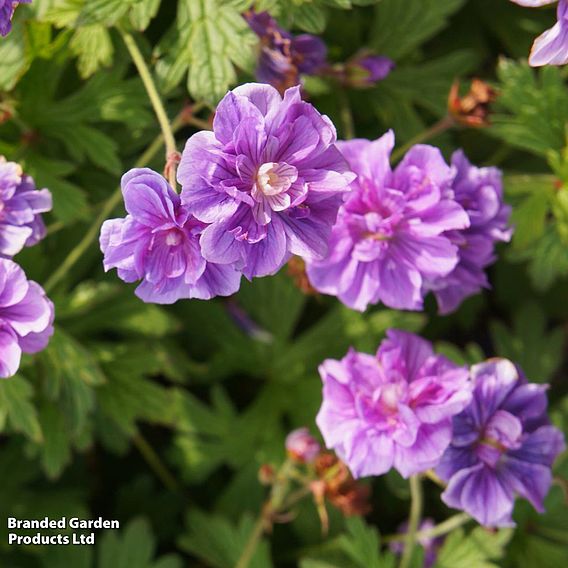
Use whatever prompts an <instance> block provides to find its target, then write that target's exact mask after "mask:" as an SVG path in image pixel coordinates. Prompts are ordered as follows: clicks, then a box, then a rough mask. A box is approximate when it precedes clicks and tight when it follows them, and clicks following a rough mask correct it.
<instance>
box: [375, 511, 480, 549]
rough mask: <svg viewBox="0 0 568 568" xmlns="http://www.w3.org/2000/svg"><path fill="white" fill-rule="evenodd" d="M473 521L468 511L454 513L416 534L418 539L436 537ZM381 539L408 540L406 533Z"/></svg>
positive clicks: (392, 540) (386, 540)
mask: <svg viewBox="0 0 568 568" xmlns="http://www.w3.org/2000/svg"><path fill="white" fill-rule="evenodd" d="M469 521H471V517H470V516H469V515H468V514H467V513H459V514H458V515H454V516H453V517H450V518H449V519H446V520H445V521H444V522H442V523H439V524H437V525H436V526H435V527H432V528H431V529H427V530H423V531H418V532H417V533H416V535H415V538H416V540H417V541H420V540H421V539H426V538H436V537H438V536H443V535H445V534H448V533H449V532H451V531H453V530H454V529H457V528H458V527H461V526H462V525H465V524H466V523H468V522H469ZM381 540H382V541H383V542H385V543H389V542H403V541H405V540H406V534H393V535H387V536H384V537H381Z"/></svg>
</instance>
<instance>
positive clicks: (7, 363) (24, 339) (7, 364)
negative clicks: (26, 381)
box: [0, 258, 53, 379]
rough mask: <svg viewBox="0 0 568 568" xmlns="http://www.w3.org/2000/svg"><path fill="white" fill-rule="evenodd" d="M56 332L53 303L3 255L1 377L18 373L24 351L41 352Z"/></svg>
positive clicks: (0, 267)
mask: <svg viewBox="0 0 568 568" xmlns="http://www.w3.org/2000/svg"><path fill="white" fill-rule="evenodd" d="M51 335H53V304H52V303H51V301H50V300H49V299H48V298H47V297H46V296H45V292H44V291H43V289H42V287H41V286H40V285H39V284H37V283H36V282H32V281H31V280H28V279H27V278H26V275H25V274H24V271H23V270H22V269H21V268H20V267H19V266H18V265H17V264H16V263H15V262H13V261H12V260H7V259H4V258H0V378H3V379H5V378H7V377H11V376H13V375H15V374H16V372H17V371H18V368H19V366H20V358H21V356H22V352H24V353H37V352H38V351H41V350H42V349H44V348H45V347H46V345H47V343H48V341H49V338H50V337H51Z"/></svg>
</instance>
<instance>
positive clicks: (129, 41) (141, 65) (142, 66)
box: [120, 30, 177, 189]
mask: <svg viewBox="0 0 568 568" xmlns="http://www.w3.org/2000/svg"><path fill="white" fill-rule="evenodd" d="M120 33H121V34H122V39H123V40H124V43H125V45H126V47H127V49H128V51H129V52H130V56H131V57H132V61H134V65H136V68H137V69H138V73H139V75H140V78H141V79H142V82H143V83H144V87H145V88H146V92H147V93H148V97H149V99H150V102H151V103H152V106H153V107H154V112H155V113H156V117H157V119H158V122H159V123H160V128H161V129H162V134H163V136H164V142H165V145H166V162H168V160H169V158H170V157H171V156H173V155H174V154H175V153H176V152H177V147H176V140H175V137H174V133H173V130H172V127H171V125H170V121H169V120H168V115H167V114H166V110H165V108H164V104H163V103H162V99H161V98H160V95H159V93H158V89H157V88H156V85H155V83H154V80H153V79H152V74H151V73H150V69H148V66H147V65H146V62H145V61H144V57H143V56H142V53H141V52H140V49H138V45H136V42H135V41H134V38H133V37H132V36H131V35H130V34H129V33H127V32H125V31H124V30H120ZM169 174H170V175H169V180H168V181H169V182H170V185H171V186H172V187H173V188H174V189H175V187H176V176H175V168H170V169H169Z"/></svg>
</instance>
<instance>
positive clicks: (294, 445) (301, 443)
mask: <svg viewBox="0 0 568 568" xmlns="http://www.w3.org/2000/svg"><path fill="white" fill-rule="evenodd" d="M286 451H287V452H288V454H289V455H290V456H291V457H292V459H294V460H296V461H299V462H304V463H311V462H313V461H314V460H315V459H316V457H317V456H318V454H319V453H320V451H321V446H320V445H319V442H318V441H317V440H316V439H315V438H314V437H313V436H312V435H311V434H310V432H309V430H308V429H307V428H298V429H297V430H293V431H292V432H290V433H289V434H288V436H287V437H286Z"/></svg>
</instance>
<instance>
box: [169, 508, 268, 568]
mask: <svg viewBox="0 0 568 568" xmlns="http://www.w3.org/2000/svg"><path fill="white" fill-rule="evenodd" d="M187 526H188V534H186V535H184V536H182V537H181V538H180V540H179V546H180V547H181V548H182V549H183V550H186V551H188V552H190V553H191V554H194V555H195V556H197V557H198V558H200V559H202V560H203V561H204V562H207V563H208V564H209V565H210V566H211V567H212V568H234V567H235V565H236V563H237V561H238V560H239V558H240V556H241V554H242V552H243V550H244V548H245V546H246V543H247V542H248V539H249V537H250V535H251V533H252V532H253V530H254V520H253V519H252V517H250V516H249V515H244V516H243V517H242V519H241V520H240V522H239V524H238V525H237V526H234V525H232V524H231V523H230V522H229V521H228V520H227V519H225V518H224V517H219V516H214V515H207V514H205V513H202V512H201V511H199V510H197V509H192V510H191V511H190V512H189V513H188V515H187ZM248 566H249V568H271V567H272V561H271V559H270V553H269V549H268V544H267V543H266V542H265V541H264V539H261V540H260V542H259V544H258V546H257V547H256V550H255V552H254V555H253V557H252V559H251V561H250V563H249V564H248Z"/></svg>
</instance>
